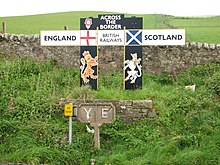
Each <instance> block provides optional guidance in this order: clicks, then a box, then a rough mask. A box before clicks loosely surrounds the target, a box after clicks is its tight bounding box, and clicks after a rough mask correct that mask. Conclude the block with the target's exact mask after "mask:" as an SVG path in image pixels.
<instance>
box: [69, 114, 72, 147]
mask: <svg viewBox="0 0 220 165" xmlns="http://www.w3.org/2000/svg"><path fill="white" fill-rule="evenodd" d="M72 122H73V118H72V116H70V117H69V144H71V143H72Z"/></svg>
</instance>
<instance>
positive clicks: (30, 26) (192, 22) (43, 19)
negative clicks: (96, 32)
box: [0, 11, 220, 44]
mask: <svg viewBox="0 0 220 165" xmlns="http://www.w3.org/2000/svg"><path fill="white" fill-rule="evenodd" d="M105 13H106V12H91V11H82V12H64V13H53V14H41V15H30V16H17V17H3V18H0V21H1V22H3V21H4V22H6V23H7V32H8V33H15V34H39V33H40V31H41V30H62V29H64V26H68V27H69V29H70V30H77V29H79V27H80V26H79V23H80V18H86V17H95V18H97V17H98V14H105ZM108 13H109V12H108ZM125 16H126V17H130V16H133V15H132V14H125ZM136 16H141V17H143V19H144V29H164V28H168V29H169V28H173V27H176V28H179V29H186V35H187V36H186V38H187V41H190V42H206V43H217V44H218V43H220V39H219V38H220V16H216V17H205V18H194V17H173V16H166V15H159V14H149V15H136Z"/></svg>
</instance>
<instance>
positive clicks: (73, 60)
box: [0, 34, 220, 74]
mask: <svg viewBox="0 0 220 165" xmlns="http://www.w3.org/2000/svg"><path fill="white" fill-rule="evenodd" d="M79 51H80V48H79V47H77V46H72V47H67V46H62V47H54V46H47V47H46V46H40V37H39V35H13V34H0V53H1V54H5V55H16V56H27V57H32V58H35V59H40V60H53V61H54V62H57V63H59V64H62V65H65V66H67V67H77V68H79V57H80V55H79ZM98 55H99V71H100V72H103V73H105V71H108V70H112V71H115V70H120V69H122V68H123V60H124V48H123V46H102V47H99V54H98ZM219 60H220V44H207V43H186V45H185V46H143V61H142V62H143V70H144V71H147V72H149V73H153V74H160V73H162V72H168V73H171V74H177V73H179V72H181V71H182V70H185V69H187V68H189V67H191V66H193V65H198V64H205V63H209V62H213V61H219Z"/></svg>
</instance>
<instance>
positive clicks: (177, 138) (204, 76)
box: [0, 57, 220, 165]
mask: <svg viewBox="0 0 220 165" xmlns="http://www.w3.org/2000/svg"><path fill="white" fill-rule="evenodd" d="M219 72H220V65H219V63H216V64H207V65H203V66H197V67H194V68H191V69H189V70H188V71H187V72H184V73H182V74H180V75H179V76H177V77H176V79H173V78H172V77H171V76H169V75H165V74H163V75H160V76H153V75H150V74H148V73H144V77H143V89H142V90H134V91H124V90H122V76H121V73H120V72H112V73H106V74H105V75H100V85H99V89H98V90H97V91H92V90H89V89H88V88H80V87H79V83H78V81H79V71H78V70H76V69H74V68H65V67H63V66H59V65H56V64H54V63H53V62H51V61H47V62H45V61H33V60H30V59H27V58H13V59H12V58H5V57H1V58H0V93H1V95H0V102H1V104H0V162H13V163H18V162H24V163H29V164H42V163H45V164H85V165H86V164H90V163H89V162H90V159H95V160H96V164H100V165H101V164H120V165H122V164H125V165H130V164H140V165H142V164H143V165H146V164H181V165H182V164H219V163H220V158H219V154H220V151H219V144H220V140H219V136H220V131H219V128H220V118H219V116H220V114H219V112H220V111H219V110H220V95H219V89H220V86H219V78H220V77H219ZM191 83H195V84H197V86H196V91H195V92H192V91H187V90H185V89H184V85H188V84H191ZM118 84H120V85H118ZM85 90H86V91H85ZM85 92H86V94H87V95H88V97H90V98H92V99H96V98H98V99H135V100H141V99H147V98H151V99H153V103H154V107H155V108H156V109H157V111H158V112H159V116H158V117H156V118H153V119H151V118H146V119H143V120H141V121H136V122H133V123H130V124H125V123H123V121H122V120H121V118H120V117H119V116H117V117H116V120H115V121H114V122H113V123H111V124H106V125H103V126H102V127H100V133H101V134H100V137H101V149H100V150H96V149H94V147H93V146H94V142H93V135H92V134H88V133H87V132H86V127H85V124H82V123H79V122H77V121H74V122H73V143H72V144H71V145H69V144H68V139H67V136H68V118H65V117H64V116H63V109H62V108H61V107H60V106H59V105H58V103H59V99H60V98H63V97H66V98H73V99H77V98H79V97H81V96H82V95H84V94H85Z"/></svg>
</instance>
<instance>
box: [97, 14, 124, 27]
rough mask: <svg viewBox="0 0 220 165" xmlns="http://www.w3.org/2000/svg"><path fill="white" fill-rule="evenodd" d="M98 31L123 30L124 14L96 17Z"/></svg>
mask: <svg viewBox="0 0 220 165" xmlns="http://www.w3.org/2000/svg"><path fill="white" fill-rule="evenodd" d="M98 20H99V25H98V27H99V30H123V29H124V24H125V22H124V21H125V19H124V14H105V15H98Z"/></svg>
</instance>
